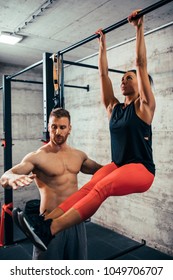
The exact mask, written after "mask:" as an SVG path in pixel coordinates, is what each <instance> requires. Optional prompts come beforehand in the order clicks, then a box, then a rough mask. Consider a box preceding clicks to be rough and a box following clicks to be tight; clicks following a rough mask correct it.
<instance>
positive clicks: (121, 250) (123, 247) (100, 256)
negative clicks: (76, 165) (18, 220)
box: [0, 222, 173, 260]
mask: <svg viewBox="0 0 173 280" xmlns="http://www.w3.org/2000/svg"><path fill="white" fill-rule="evenodd" d="M86 228H87V237H88V259H89V260H110V259H113V260H115V259H118V260H173V257H171V256H169V255H167V254H164V253H162V252H160V251H157V250H155V249H152V248H150V247H148V246H147V244H145V242H144V241H143V240H141V243H139V242H136V241H134V240H132V239H130V238H128V237H125V236H123V235H121V234H119V233H116V232H114V231H112V230H110V229H107V228H104V227H102V226H100V225H97V224H94V223H91V222H87V223H86ZM14 240H15V242H14V244H12V245H9V246H4V247H0V260H31V259H32V243H31V242H30V241H29V240H28V239H26V238H25V236H24V235H23V233H22V232H21V231H20V230H19V229H16V228H15V229H14Z"/></svg>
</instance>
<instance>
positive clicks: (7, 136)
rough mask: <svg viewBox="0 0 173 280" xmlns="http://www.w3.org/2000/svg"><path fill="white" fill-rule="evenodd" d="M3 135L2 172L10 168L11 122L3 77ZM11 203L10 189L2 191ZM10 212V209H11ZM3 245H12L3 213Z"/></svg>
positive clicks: (8, 92)
mask: <svg viewBox="0 0 173 280" xmlns="http://www.w3.org/2000/svg"><path fill="white" fill-rule="evenodd" d="M3 111H4V114H3V134H4V141H5V144H4V172H5V171H7V170H8V169H10V168H11V167H12V122H11V81H10V80H9V79H7V76H6V75H4V76H3ZM12 202H13V191H12V189H4V203H5V205H8V204H9V203H12ZM11 210H12V208H11ZM4 243H5V245H8V244H11V243H13V220H12V217H11V216H10V215H9V214H8V213H6V212H5V219H4Z"/></svg>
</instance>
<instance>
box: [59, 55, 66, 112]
mask: <svg viewBox="0 0 173 280" xmlns="http://www.w3.org/2000/svg"><path fill="white" fill-rule="evenodd" d="M60 89H61V90H60V107H62V108H64V104H65V103H64V61H63V55H61V87H60Z"/></svg>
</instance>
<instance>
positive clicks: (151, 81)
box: [127, 69, 154, 86]
mask: <svg viewBox="0 0 173 280" xmlns="http://www.w3.org/2000/svg"><path fill="white" fill-rule="evenodd" d="M127 72H133V73H135V75H136V70H135V69H131V70H128V71H127ZM148 78H149V81H150V85H151V86H152V85H153V84H154V82H153V78H152V77H151V76H150V75H149V74H148Z"/></svg>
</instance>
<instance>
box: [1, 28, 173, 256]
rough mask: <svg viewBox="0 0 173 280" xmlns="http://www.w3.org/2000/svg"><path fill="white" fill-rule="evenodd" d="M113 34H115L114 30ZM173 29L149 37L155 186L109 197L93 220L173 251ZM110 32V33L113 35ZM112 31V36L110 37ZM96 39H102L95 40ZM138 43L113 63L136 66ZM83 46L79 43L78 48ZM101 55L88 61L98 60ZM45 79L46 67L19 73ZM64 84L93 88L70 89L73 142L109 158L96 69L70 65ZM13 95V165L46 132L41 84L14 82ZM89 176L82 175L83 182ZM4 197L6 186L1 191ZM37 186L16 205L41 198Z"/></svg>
mask: <svg viewBox="0 0 173 280" xmlns="http://www.w3.org/2000/svg"><path fill="white" fill-rule="evenodd" d="M109 34H110V33H109ZM111 34H112V36H115V35H114V33H113V32H111ZM172 35H173V28H172V27H168V28H165V29H163V30H160V31H157V32H155V33H153V34H150V35H147V36H146V44H147V50H148V71H149V73H150V74H151V75H152V76H153V79H154V84H155V85H154V93H155V97H156V103H157V108H156V112H155V117H154V121H153V152H154V159H155V163H156V169H157V171H156V178H155V181H154V183H153V186H152V188H151V189H150V190H149V191H148V192H146V193H144V194H134V195H129V196H126V197H110V198H108V199H107V201H105V202H104V203H103V204H102V206H101V207H100V209H99V210H98V211H97V213H96V214H95V215H94V216H93V217H92V220H93V221H94V222H96V223H98V224H101V225H104V226H106V227H108V228H111V229H113V230H115V231H118V232H119V233H122V234H124V235H126V236H128V237H130V238H133V239H135V240H137V241H141V239H145V240H146V241H147V245H149V246H151V247H153V248H157V249H159V250H161V251H163V252H166V253H168V254H171V255H173V234H172V232H173V224H172V220H173V207H172V206H173V183H172V181H173V180H172V179H173V164H172V163H173V162H172V161H173V145H172V144H173V140H172V139H173V122H172V119H173V110H172V108H173V96H172V80H173V63H172V61H173V57H172ZM109 36H111V35H109ZM109 36H107V38H108V40H109ZM96 44H97V41H96ZM134 50H135V42H134V41H132V42H130V43H127V44H124V45H122V46H120V47H116V48H113V49H112V50H110V51H109V52H108V60H109V67H110V68H115V69H120V70H127V69H129V68H132V67H133V66H134V55H135V51H134ZM79 51H80V48H79ZM97 60H98V57H97V56H93V57H92V58H90V59H86V60H85V61H84V63H88V64H93V65H97V64H98V63H97ZM21 69H22V68H20V69H19V68H17V67H13V66H9V65H8V66H5V65H1V68H0V74H13V73H15V72H17V71H19V70H21ZM121 76H122V75H121V74H116V73H110V77H111V79H112V81H113V85H114V91H115V95H116V96H117V97H118V98H119V99H120V101H123V99H122V96H121V93H120V80H121ZM20 78H23V79H24V78H25V79H32V80H33V79H36V80H40V79H42V71H41V70H32V71H31V72H30V71H28V72H27V73H25V74H23V76H20ZM65 83H66V84H73V85H82V86H86V85H87V84H89V86H90V91H89V92H87V91H86V90H81V89H72V88H65V107H66V109H68V110H69V111H70V113H71V117H72V133H71V135H70V138H69V144H70V145H72V146H74V147H77V148H78V149H81V150H83V151H85V152H86V153H87V154H88V156H89V157H90V158H92V159H94V160H96V161H98V162H100V163H101V164H106V163H108V162H110V160H111V156H110V137H109V129H108V126H109V124H108V119H107V115H106V112H105V109H104V107H103V105H102V104H101V99H100V86H99V75H98V71H97V70H92V69H88V68H81V67H76V66H70V67H67V68H65ZM12 99H13V106H12V107H13V109H12V111H13V144H14V146H13V164H16V163H18V162H19V161H20V160H21V159H22V158H23V156H24V155H25V154H26V153H28V152H30V151H33V150H35V149H37V148H38V147H39V146H40V145H42V144H41V142H40V138H41V136H42V131H43V106H42V87H41V86H39V85H35V84H34V85H32V84H19V83H15V84H14V85H13V89H12ZM0 104H1V105H0V131H1V132H0V133H1V136H2V132H3V128H2V123H3V121H2V94H0ZM0 173H1V174H2V173H3V148H1V149H0ZM89 179H90V176H89V175H83V174H79V187H81V186H82V185H83V184H84V183H85V182H87V181H88V180H89ZM0 195H1V201H3V190H2V189H1V190H0ZM38 197H39V195H38V191H37V189H36V187H35V186H34V185H33V186H31V187H27V188H23V189H21V190H18V191H15V192H14V205H17V206H20V207H24V204H25V202H26V201H27V200H30V199H32V198H38Z"/></svg>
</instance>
